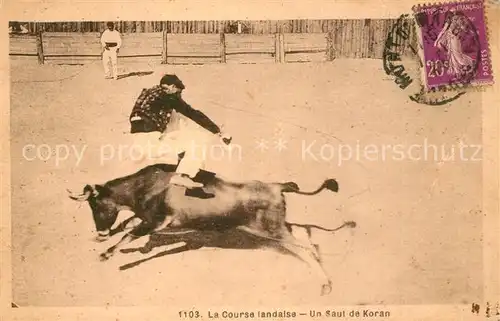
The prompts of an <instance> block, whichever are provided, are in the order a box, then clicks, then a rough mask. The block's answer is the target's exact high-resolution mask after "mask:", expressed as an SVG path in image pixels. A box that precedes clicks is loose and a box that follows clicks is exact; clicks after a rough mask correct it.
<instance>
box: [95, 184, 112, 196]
mask: <svg viewBox="0 0 500 321" xmlns="http://www.w3.org/2000/svg"><path fill="white" fill-rule="evenodd" d="M110 195H111V190H110V189H109V187H106V186H103V185H94V196H95V197H98V196H99V197H107V196H110Z"/></svg>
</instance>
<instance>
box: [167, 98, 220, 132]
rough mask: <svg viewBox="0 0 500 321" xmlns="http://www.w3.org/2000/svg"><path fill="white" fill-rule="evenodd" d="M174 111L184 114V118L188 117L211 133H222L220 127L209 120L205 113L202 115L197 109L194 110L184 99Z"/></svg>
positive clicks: (176, 105)
mask: <svg viewBox="0 0 500 321" xmlns="http://www.w3.org/2000/svg"><path fill="white" fill-rule="evenodd" d="M174 109H175V110H176V111H178V112H179V113H181V114H183V115H184V116H186V117H188V118H189V119H191V120H192V121H194V122H195V123H197V124H198V125H200V126H201V127H203V128H205V129H206V130H208V131H210V132H211V133H213V134H220V133H221V131H220V128H219V126H217V124H215V123H214V122H213V121H212V120H211V119H210V118H208V116H207V115H205V114H204V113H202V112H201V111H199V110H197V109H194V108H193V107H191V106H190V105H188V104H187V103H186V102H184V101H183V100H182V99H180V100H179V102H178V103H177V104H175V107H174Z"/></svg>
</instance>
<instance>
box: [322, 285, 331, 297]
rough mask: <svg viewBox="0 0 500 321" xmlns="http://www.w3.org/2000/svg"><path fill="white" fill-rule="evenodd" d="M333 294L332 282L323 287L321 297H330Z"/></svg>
mask: <svg viewBox="0 0 500 321" xmlns="http://www.w3.org/2000/svg"><path fill="white" fill-rule="evenodd" d="M331 292H332V281H328V283H327V284H323V285H322V286H321V295H322V296H323V295H328V294H330V293H331Z"/></svg>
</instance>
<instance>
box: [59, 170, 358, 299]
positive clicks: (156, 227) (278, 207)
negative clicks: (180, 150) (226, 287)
mask: <svg viewBox="0 0 500 321" xmlns="http://www.w3.org/2000/svg"><path fill="white" fill-rule="evenodd" d="M175 169H176V166H175V165H169V164H155V165H151V166H147V167H145V168H143V169H141V170H139V171H138V172H136V173H134V174H131V175H128V176H125V177H121V178H117V179H114V180H111V181H108V182H106V183H105V184H102V185H86V186H85V187H84V188H83V193H80V194H75V193H73V192H71V191H68V192H69V193H70V195H69V197H70V198H71V199H73V200H76V201H82V202H83V201H86V202H88V204H89V205H90V208H91V210H92V215H93V220H94V223H95V227H96V230H97V234H98V235H97V240H98V241H104V240H107V239H108V238H109V237H110V235H112V231H111V227H112V226H113V225H114V224H115V222H116V220H117V217H118V213H119V212H120V211H122V210H127V211H132V212H133V213H134V216H133V217H132V218H138V219H140V223H139V224H138V225H137V226H135V227H134V228H133V229H132V230H131V231H130V232H128V233H126V235H125V236H123V237H122V238H121V240H120V241H119V242H118V243H117V244H115V245H114V246H112V247H110V248H109V249H107V250H106V251H105V252H104V253H102V254H100V260H102V261H105V260H108V259H109V258H110V257H111V256H113V255H114V254H115V253H116V252H117V251H118V250H121V249H123V247H124V246H125V245H126V244H128V243H130V242H132V241H134V240H136V239H138V238H140V237H143V236H146V235H154V234H155V233H157V232H160V231H165V230H173V231H175V230H181V229H192V230H196V231H217V232H221V233H225V232H228V231H229V230H234V229H237V230H240V231H243V232H245V233H248V234H250V235H251V236H253V237H257V238H261V239H266V240H272V241H273V242H275V245H276V246H277V247H278V248H280V249H281V250H285V251H286V252H288V253H291V254H294V255H295V256H296V257H298V258H300V259H302V260H303V261H304V262H306V263H307V264H308V265H309V266H310V267H311V268H312V269H314V270H315V272H316V273H318V275H319V276H320V277H321V279H322V284H321V293H322V294H323V295H324V294H328V293H330V291H331V289H332V282H331V280H330V277H329V276H328V275H327V273H326V272H325V270H324V268H323V266H322V264H321V258H320V255H319V251H318V248H317V247H315V246H314V245H313V244H312V243H311V242H310V241H309V242H306V241H303V240H299V239H298V238H295V237H294V236H293V235H292V233H291V232H292V225H293V224H292V223H289V222H287V221H286V201H285V196H284V193H296V194H301V195H315V194H318V193H319V192H321V191H322V190H324V189H327V190H330V191H333V192H338V190H339V186H338V183H337V181H336V180H335V179H327V180H325V181H324V182H323V183H322V184H321V186H320V187H319V188H317V189H316V190H314V191H311V192H304V191H301V190H300V189H299V186H298V185H297V184H296V183H294V182H285V183H264V182H261V181H256V180H255V181H248V182H230V181H226V180H223V179H221V178H219V177H217V176H216V175H215V174H214V173H210V172H207V171H200V172H199V173H198V175H197V176H196V177H195V181H199V182H203V183H204V188H203V190H204V191H203V193H202V194H200V195H194V194H196V190H186V189H185V188H181V187H179V186H174V185H170V184H168V180H169V179H170V177H172V175H174V173H175ZM201 195H203V197H201ZM207 195H209V196H207ZM351 227H352V226H351Z"/></svg>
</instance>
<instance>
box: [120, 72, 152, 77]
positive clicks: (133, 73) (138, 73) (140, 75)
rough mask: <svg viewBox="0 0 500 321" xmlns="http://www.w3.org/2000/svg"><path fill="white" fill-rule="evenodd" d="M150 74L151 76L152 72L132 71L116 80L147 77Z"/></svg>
mask: <svg viewBox="0 0 500 321" xmlns="http://www.w3.org/2000/svg"><path fill="white" fill-rule="evenodd" d="M151 74H153V71H133V72H129V73H128V74H123V75H119V76H118V79H123V78H127V77H134V76H136V77H143V76H148V75H151Z"/></svg>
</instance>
